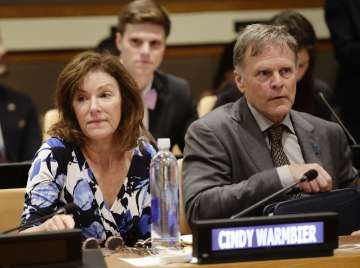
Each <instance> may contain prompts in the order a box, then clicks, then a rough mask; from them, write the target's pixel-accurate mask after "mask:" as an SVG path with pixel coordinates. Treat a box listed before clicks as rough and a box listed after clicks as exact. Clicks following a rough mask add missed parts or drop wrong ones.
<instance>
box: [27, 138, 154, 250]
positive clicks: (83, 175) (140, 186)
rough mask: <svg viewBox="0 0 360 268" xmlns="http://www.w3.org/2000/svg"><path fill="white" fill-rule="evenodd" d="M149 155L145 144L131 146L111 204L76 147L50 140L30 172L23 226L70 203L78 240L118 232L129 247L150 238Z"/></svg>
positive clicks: (41, 150)
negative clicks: (74, 209) (74, 210)
mask: <svg viewBox="0 0 360 268" xmlns="http://www.w3.org/2000/svg"><path fill="white" fill-rule="evenodd" d="M154 154H155V150H154V148H153V147H152V146H151V145H150V144H148V143H145V148H144V150H142V151H140V150H139V148H135V150H134V152H133V158H132V162H131V165H130V168H129V171H128V174H127V177H126V178H125V181H124V184H123V186H122V188H121V189H120V191H119V193H118V196H117V199H116V201H115V202H114V203H113V205H112V207H111V208H110V207H108V205H107V204H106V203H105V202H104V198H103V195H102V192H101V190H100V188H99V185H98V184H97V182H96V178H95V176H94V174H93V172H92V171H91V169H90V167H89V165H88V163H87V161H86V159H85V157H84V155H83V154H82V153H81V150H80V149H79V148H78V147H77V146H75V145H73V144H69V143H65V142H64V141H62V140H61V139H59V138H50V139H49V140H48V141H47V142H46V143H44V144H43V145H42V146H41V148H40V149H39V150H38V152H37V153H36V156H35V159H34V161H33V164H32V166H31V169H30V171H29V178H28V183H27V189H26V195H25V207H24V212H23V214H22V217H21V221H22V224H25V223H27V222H29V221H33V220H35V219H37V218H39V217H41V216H44V215H48V214H50V213H53V212H55V211H56V210H57V209H59V208H61V207H63V206H65V205H66V204H68V203H72V202H73V203H75V204H76V205H77V206H78V207H79V210H78V212H77V213H75V215H74V220H75V227H76V228H80V229H81V231H82V235H83V239H86V238H88V237H95V238H97V239H98V240H99V241H105V240H106V239H107V238H108V237H109V236H113V235H121V236H122V237H123V239H124V241H125V243H126V244H127V245H132V244H134V243H135V242H136V241H137V240H138V239H146V238H148V237H150V226H151V210H150V204H151V197H150V189H149V187H150V186H149V185H150V183H149V166H150V160H151V157H152V156H153V155H154Z"/></svg>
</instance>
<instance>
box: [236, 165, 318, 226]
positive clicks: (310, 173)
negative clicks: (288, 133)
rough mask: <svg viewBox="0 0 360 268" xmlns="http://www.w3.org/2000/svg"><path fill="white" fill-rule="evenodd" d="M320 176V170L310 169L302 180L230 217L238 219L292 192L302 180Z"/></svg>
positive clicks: (310, 179)
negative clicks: (275, 198)
mask: <svg viewBox="0 0 360 268" xmlns="http://www.w3.org/2000/svg"><path fill="white" fill-rule="evenodd" d="M317 176H318V172H317V171H316V170H315V169H310V170H308V171H306V172H305V173H304V175H302V176H301V178H300V180H299V181H297V182H294V183H293V184H290V185H289V186H286V187H285V188H282V189H281V190H279V191H277V192H275V193H273V194H271V195H269V196H268V197H266V198H264V199H262V200H260V201H259V202H257V203H255V204H254V205H252V206H250V207H248V208H246V209H244V210H242V211H240V212H239V213H236V214H234V215H232V216H231V217H230V219H236V218H240V217H242V216H244V215H246V214H248V213H249V212H250V211H253V210H254V209H256V208H258V207H260V206H262V205H264V204H265V203H267V202H269V201H270V200H271V199H273V198H274V197H277V196H279V195H281V194H283V193H285V192H286V191H288V190H290V192H291V189H294V188H295V186H297V185H298V184H300V183H302V182H305V181H307V182H309V181H312V180H314V179H315V178H316V177H317ZM296 191H297V190H296Z"/></svg>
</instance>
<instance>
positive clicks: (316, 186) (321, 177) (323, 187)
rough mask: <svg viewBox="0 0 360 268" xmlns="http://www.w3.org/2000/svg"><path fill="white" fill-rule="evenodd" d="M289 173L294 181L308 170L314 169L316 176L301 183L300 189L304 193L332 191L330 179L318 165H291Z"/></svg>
mask: <svg viewBox="0 0 360 268" xmlns="http://www.w3.org/2000/svg"><path fill="white" fill-rule="evenodd" d="M289 169H290V172H291V174H292V176H293V178H294V180H295V181H299V179H300V178H301V177H302V176H303V175H304V173H305V172H307V171H309V170H310V169H315V170H316V171H317V172H318V176H317V177H316V178H315V179H314V180H312V181H310V182H302V183H300V184H299V186H300V188H301V189H302V190H303V191H304V192H306V193H317V192H328V191H331V189H332V178H331V176H330V175H329V173H327V171H326V170H325V169H323V168H322V167H321V166H320V165H319V164H292V165H289Z"/></svg>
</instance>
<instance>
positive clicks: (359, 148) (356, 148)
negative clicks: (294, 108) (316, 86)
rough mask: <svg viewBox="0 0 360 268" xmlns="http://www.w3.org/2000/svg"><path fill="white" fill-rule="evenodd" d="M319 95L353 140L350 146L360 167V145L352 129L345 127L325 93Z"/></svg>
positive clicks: (356, 164)
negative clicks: (351, 131)
mask: <svg viewBox="0 0 360 268" xmlns="http://www.w3.org/2000/svg"><path fill="white" fill-rule="evenodd" d="M318 95H319V97H320V99H321V100H322V102H323V103H324V104H325V106H326V107H327V108H328V109H329V111H330V112H331V114H332V115H333V117H334V118H335V120H336V122H337V123H338V124H339V125H340V126H341V128H342V129H343V130H344V132H345V134H346V136H347V137H348V138H349V140H350V141H351V144H350V148H351V154H352V160H353V164H354V166H355V168H356V169H357V170H358V169H360V145H359V144H358V143H357V142H356V140H355V138H354V137H353V136H352V135H351V133H350V131H349V130H348V129H347V128H346V127H345V125H344V124H343V122H342V121H341V119H340V117H339V116H338V115H337V114H336V112H335V111H334V109H333V108H332V107H331V105H330V104H329V102H328V101H327V100H326V98H325V96H324V94H323V93H322V92H319V93H318Z"/></svg>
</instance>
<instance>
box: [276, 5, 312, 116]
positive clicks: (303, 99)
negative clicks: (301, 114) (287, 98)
mask: <svg viewBox="0 0 360 268" xmlns="http://www.w3.org/2000/svg"><path fill="white" fill-rule="evenodd" d="M270 24H274V25H284V26H285V27H286V28H287V30H288V32H289V33H290V34H291V35H292V36H293V37H294V38H295V39H296V41H297V43H298V47H299V51H300V50H301V49H306V51H307V52H308V54H309V66H308V69H307V70H306V72H305V74H304V76H303V78H302V79H301V80H300V81H298V83H297V93H296V98H295V103H294V106H293V108H294V109H296V110H301V111H305V112H309V113H313V112H314V109H315V107H314V94H315V92H314V71H315V70H314V68H315V44H316V41H317V39H316V34H315V30H314V27H313V26H312V24H311V22H310V21H308V20H307V19H306V18H305V17H304V16H303V15H301V14H300V13H299V12H295V11H284V12H281V13H279V14H277V15H275V16H274V17H273V18H272V19H271V20H270Z"/></svg>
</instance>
